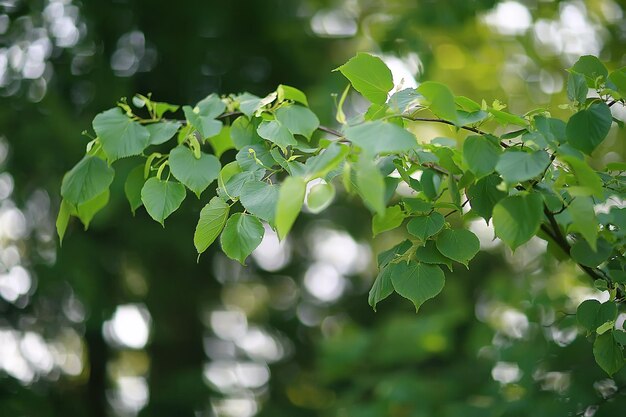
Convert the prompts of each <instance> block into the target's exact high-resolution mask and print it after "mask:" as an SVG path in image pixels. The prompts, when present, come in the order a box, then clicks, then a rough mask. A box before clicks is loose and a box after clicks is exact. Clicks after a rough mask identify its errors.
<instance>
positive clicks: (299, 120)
mask: <svg viewBox="0 0 626 417" xmlns="http://www.w3.org/2000/svg"><path fill="white" fill-rule="evenodd" d="M275 115H276V120H278V121H279V122H280V124H282V125H283V126H285V127H286V128H287V129H289V131H290V132H291V133H292V134H294V135H302V136H304V137H306V138H307V139H310V138H311V135H312V134H313V132H315V130H316V129H317V128H318V127H319V125H320V121H319V119H318V118H317V116H316V115H315V113H313V112H312V111H311V110H309V109H308V108H307V107H303V106H298V105H295V104H291V105H289V106H283V107H281V108H279V109H278V110H276V113H275Z"/></svg>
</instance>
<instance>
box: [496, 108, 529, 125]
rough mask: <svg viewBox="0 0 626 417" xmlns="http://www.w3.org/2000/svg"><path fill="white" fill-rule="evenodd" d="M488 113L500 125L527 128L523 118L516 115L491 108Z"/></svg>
mask: <svg viewBox="0 0 626 417" xmlns="http://www.w3.org/2000/svg"><path fill="white" fill-rule="evenodd" d="M488 111H489V113H491V114H492V116H493V118H494V119H495V120H496V122H498V123H500V124H501V125H509V124H511V125H515V126H522V127H526V126H528V122H527V121H526V120H525V119H524V118H523V117H519V116H518V115H516V114H512V113H509V112H505V111H502V110H496V109H494V108H491V107H490V108H489V109H488Z"/></svg>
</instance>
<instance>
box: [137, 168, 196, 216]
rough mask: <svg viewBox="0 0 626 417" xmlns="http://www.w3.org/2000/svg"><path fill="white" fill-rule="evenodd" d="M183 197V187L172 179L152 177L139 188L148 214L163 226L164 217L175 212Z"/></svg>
mask: <svg viewBox="0 0 626 417" xmlns="http://www.w3.org/2000/svg"><path fill="white" fill-rule="evenodd" d="M184 199H185V187H184V186H183V185H182V184H180V183H178V182H173V181H162V180H160V179H158V178H156V177H152V178H150V179H148V181H146V183H145V184H144V186H143V188H142V189H141V201H143V205H144V206H145V207H146V210H147V211H148V214H149V215H150V217H152V218H153V219H154V220H156V221H157V222H159V223H161V225H162V226H164V227H165V223H164V222H165V219H166V218H167V217H168V216H169V215H170V214H172V213H173V212H175V211H176V210H177V209H178V207H180V205H181V203H182V202H183V200H184Z"/></svg>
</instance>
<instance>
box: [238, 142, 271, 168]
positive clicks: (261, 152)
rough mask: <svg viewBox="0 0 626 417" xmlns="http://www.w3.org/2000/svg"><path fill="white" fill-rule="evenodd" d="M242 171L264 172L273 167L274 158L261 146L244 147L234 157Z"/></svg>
mask: <svg viewBox="0 0 626 417" xmlns="http://www.w3.org/2000/svg"><path fill="white" fill-rule="evenodd" d="M235 159H236V160H237V163H238V164H239V166H240V167H241V169H243V170H244V171H254V170H265V167H268V168H271V167H272V166H273V165H274V158H273V157H272V155H271V154H270V152H269V151H268V150H267V148H266V147H265V145H263V144H259V143H258V144H254V145H246V146H244V147H243V148H241V150H240V151H239V152H237V155H236V156H235Z"/></svg>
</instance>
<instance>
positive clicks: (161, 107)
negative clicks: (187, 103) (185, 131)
mask: <svg viewBox="0 0 626 417" xmlns="http://www.w3.org/2000/svg"><path fill="white" fill-rule="evenodd" d="M152 105H153V106H154V107H153V108H154V113H155V114H156V116H157V117H158V118H159V119H160V118H161V117H163V114H165V113H166V112H171V113H174V112H176V111H178V109H179V108H180V106H178V105H176V104H170V103H163V102H158V101H153V102H152Z"/></svg>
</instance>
